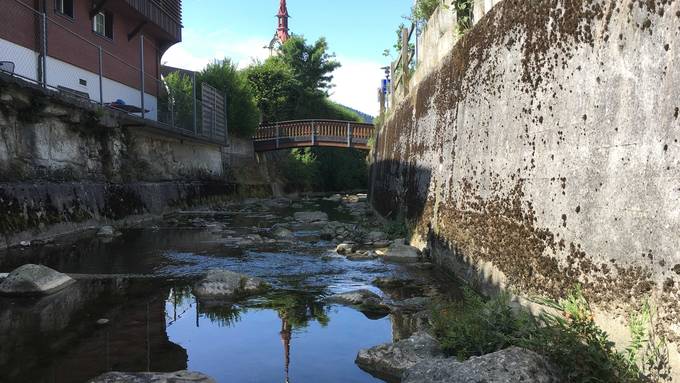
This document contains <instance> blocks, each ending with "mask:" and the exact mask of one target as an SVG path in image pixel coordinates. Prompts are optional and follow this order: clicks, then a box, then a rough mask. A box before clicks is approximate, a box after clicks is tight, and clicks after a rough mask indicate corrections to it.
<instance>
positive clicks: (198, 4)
mask: <svg viewBox="0 0 680 383" xmlns="http://www.w3.org/2000/svg"><path fill="white" fill-rule="evenodd" d="M412 4H413V0H288V11H289V13H290V15H291V19H290V22H289V24H290V25H289V26H290V29H291V32H292V33H294V34H299V35H304V36H305V37H306V38H307V39H308V40H316V39H317V38H319V37H322V36H323V37H326V39H327V40H328V44H329V46H330V51H331V52H334V53H335V54H336V55H337V60H338V61H340V62H341V63H342V64H343V67H342V68H340V69H338V70H337V71H336V73H335V85H336V87H335V88H334V89H333V90H332V91H331V92H332V95H331V98H332V99H333V100H335V101H338V102H340V103H343V104H345V105H348V106H351V107H353V108H356V109H359V110H361V111H364V112H366V113H370V114H376V113H377V110H378V103H377V94H376V92H377V88H378V86H379V81H380V78H382V76H383V72H382V71H381V70H380V67H381V66H385V65H387V64H388V63H389V59H387V58H385V57H383V55H382V52H383V50H384V49H386V48H389V47H391V46H392V45H393V44H394V41H395V39H396V34H395V32H394V31H395V30H396V27H397V26H398V25H399V23H401V22H402V21H404V20H403V18H402V17H403V16H406V15H407V14H409V10H410V7H411V5H412ZM278 6H279V0H184V1H183V12H184V14H183V18H184V20H183V23H184V31H183V41H182V43H180V44H177V45H175V46H173V47H172V48H170V50H168V52H167V53H166V54H165V55H164V56H163V62H165V63H167V64H169V65H173V66H178V67H182V68H187V69H194V70H199V69H201V68H202V67H203V66H205V64H207V63H208V62H210V61H212V60H213V59H215V58H223V57H230V58H232V59H234V60H235V61H237V62H239V64H240V65H241V66H247V65H248V64H249V63H250V62H252V60H253V59H263V58H266V57H267V55H268V51H267V50H266V49H263V47H264V46H265V45H266V44H267V43H268V42H269V40H271V38H272V37H273V35H274V32H275V30H276V17H275V14H276V12H277V11H278Z"/></svg>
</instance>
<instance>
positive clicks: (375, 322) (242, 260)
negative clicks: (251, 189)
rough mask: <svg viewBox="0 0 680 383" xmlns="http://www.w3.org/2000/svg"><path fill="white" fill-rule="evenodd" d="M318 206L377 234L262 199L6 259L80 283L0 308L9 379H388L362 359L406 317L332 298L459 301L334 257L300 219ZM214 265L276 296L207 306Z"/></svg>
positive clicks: (440, 283)
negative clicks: (388, 285) (192, 374)
mask: <svg viewBox="0 0 680 383" xmlns="http://www.w3.org/2000/svg"><path fill="white" fill-rule="evenodd" d="M314 210H321V211H324V212H326V213H327V214H328V216H329V219H330V220H335V221H341V222H345V223H356V222H359V221H361V223H362V225H364V226H366V225H367V226H371V225H373V226H374V227H375V225H376V224H375V222H372V221H371V220H370V219H369V218H367V217H364V216H357V215H356V214H354V215H352V214H349V213H348V210H347V208H346V206H344V207H343V204H341V203H340V202H338V201H328V200H321V199H319V200H306V201H292V202H291V201H285V200H262V201H258V200H252V201H245V202H243V203H239V204H232V205H229V206H223V207H221V208H220V209H217V210H211V211H207V210H202V211H192V212H181V213H178V214H175V215H171V216H169V217H167V218H166V219H164V220H163V222H158V223H156V224H154V225H151V226H150V227H146V228H137V229H128V230H125V231H123V232H122V233H121V235H120V236H117V237H115V238H101V237H96V236H94V235H92V236H85V237H83V238H79V239H71V240H62V241H58V242H53V243H47V244H34V245H32V246H28V247H22V248H14V249H10V250H9V251H6V252H4V253H2V254H0V273H2V272H9V271H11V270H12V269H14V268H15V267H17V266H19V265H21V264H24V263H41V264H44V265H46V266H49V267H52V268H54V269H56V270H58V271H61V272H65V273H69V274H74V275H77V278H78V283H77V284H75V285H73V286H71V287H69V288H67V289H66V290H63V291H61V292H59V293H57V294H54V295H51V296H48V297H44V298H31V299H8V298H0V345H2V347H0V382H35V383H42V382H45V383H47V382H50V383H70V382H73V383H83V382H86V381H87V380H88V379H91V378H93V377H95V376H97V375H99V374H101V373H103V372H106V371H156V372H159V371H177V370H183V369H189V370H194V371H200V372H203V373H205V374H207V375H210V376H212V377H214V378H215V379H216V380H217V381H218V382H239V383H247V382H275V381H282V382H283V381H286V380H288V381H290V382H310V383H311V382H321V381H323V382H343V383H345V382H380V380H378V379H376V378H374V377H372V376H370V375H369V374H367V373H365V372H363V371H362V370H360V369H359V368H358V367H357V366H356V365H355V364H354V358H355V356H356V353H357V351H358V350H359V349H361V348H366V347H371V346H374V345H377V344H380V343H385V342H389V341H392V340H393V339H394V340H398V339H402V338H404V337H406V336H409V335H410V333H411V332H412V331H413V329H412V328H410V325H409V323H410V321H409V320H408V318H406V317H405V316H406V314H398V313H392V314H390V315H378V316H376V315H374V314H368V313H367V314H364V313H362V312H360V311H357V310H356V309H354V308H351V307H344V306H338V305H331V304H327V303H325V300H324V299H325V298H326V297H327V296H329V295H332V294H334V293H340V292H346V291H350V290H356V289H369V290H371V291H374V292H376V293H378V294H380V295H387V299H390V298H395V299H405V298H409V297H411V296H418V295H422V294H424V293H425V291H423V290H431V291H429V292H428V295H433V294H456V292H457V288H456V285H455V283H453V282H452V281H449V280H443V279H441V278H439V277H437V278H435V276H433V275H432V274H431V272H430V271H427V270H423V269H422V268H419V267H412V266H405V265H398V264H389V263H384V262H383V261H382V260H380V259H373V260H364V261H351V260H348V259H347V258H345V257H344V256H341V255H338V254H336V253H335V251H334V249H335V244H334V243H333V241H332V240H322V239H320V236H319V231H320V228H321V226H322V224H321V225H320V224H300V223H299V222H294V221H293V220H292V216H293V214H294V213H295V212H300V211H314ZM282 223H283V224H285V225H286V226H287V227H288V228H290V229H291V231H292V233H293V235H292V236H291V237H290V238H286V239H284V240H282V239H277V238H273V237H272V235H271V228H272V227H274V226H275V225H277V224H282ZM214 268H222V269H227V270H231V271H235V272H239V273H244V274H248V275H251V276H256V277H260V278H263V279H264V280H265V281H266V282H267V283H269V284H270V285H271V286H272V290H271V291H270V292H269V293H267V294H264V295H262V296H257V297H253V298H251V299H247V300H244V301H240V302H238V303H235V304H224V303H220V304H216V303H214V302H202V301H199V300H198V299H196V298H195V297H194V296H193V295H192V292H191V286H192V284H193V283H194V282H195V281H196V280H197V279H198V278H200V276H201V275H204V274H205V272H206V271H207V270H210V269H214ZM387 277H399V278H402V279H404V278H408V279H413V280H419V281H426V285H425V287H423V285H422V284H421V287H419V288H416V289H409V288H401V289H393V290H392V291H382V290H380V289H378V288H377V287H376V286H374V285H373V284H372V281H374V280H375V279H376V278H387ZM432 291H436V292H435V293H433V292H432ZM102 319H103V321H100V320H102ZM97 321H100V323H99V324H98V323H97ZM102 322H106V323H105V324H102Z"/></svg>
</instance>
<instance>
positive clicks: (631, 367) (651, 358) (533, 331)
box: [433, 287, 667, 383]
mask: <svg viewBox="0 0 680 383" xmlns="http://www.w3.org/2000/svg"><path fill="white" fill-rule="evenodd" d="M544 303H546V304H548V305H549V306H550V307H552V308H553V309H554V310H556V311H557V312H558V313H557V314H543V315H541V316H540V317H539V318H537V319H535V318H533V317H531V316H530V315H529V314H527V313H525V312H520V313H517V312H515V311H513V310H512V309H511V308H510V307H509V305H508V304H509V296H508V295H500V296H498V297H495V298H493V299H490V300H484V299H483V298H482V297H480V296H479V295H477V294H475V293H474V292H472V291H471V290H466V291H465V293H464V298H463V300H461V301H460V302H454V303H447V304H441V303H440V304H438V305H437V307H435V309H434V310H433V322H434V331H435V335H436V336H437V337H438V338H439V339H440V341H441V344H442V346H443V348H444V350H445V351H446V352H447V353H448V354H450V355H455V356H457V357H458V358H459V359H461V360H464V359H467V358H469V357H471V356H475V355H483V354H487V353H491V352H495V351H498V350H501V349H504V348H507V347H509V346H520V347H525V348H528V349H531V350H534V351H536V352H538V353H540V354H542V355H545V356H547V357H548V358H549V359H550V360H551V361H552V362H553V364H554V366H555V367H556V368H558V369H559V372H560V373H561V375H562V378H563V379H564V381H566V382H574V383H578V382H611V383H632V382H646V381H658V380H659V379H663V378H664V377H665V376H667V373H666V372H664V371H665V370H664V367H663V365H662V364H663V363H659V361H664V360H665V356H664V353H663V349H664V343H663V342H662V341H653V337H650V336H647V334H649V333H650V329H651V327H650V321H651V315H649V311H648V306H647V311H645V310H646V309H645V307H643V309H642V310H641V312H640V313H638V314H634V315H632V318H631V321H630V323H631V326H630V329H631V335H632V338H633V342H632V343H631V345H630V346H629V347H628V349H626V351H625V352H619V351H617V350H616V349H615V348H614V343H613V342H612V341H611V340H610V339H609V337H608V335H607V333H606V332H605V331H604V330H602V329H600V328H599V327H598V326H597V325H596V324H595V322H594V319H593V315H592V313H591V310H590V306H589V304H588V302H587V301H586V299H585V298H584V297H583V294H582V292H581V289H580V288H578V287H577V288H575V289H574V290H573V291H572V292H571V293H570V294H569V295H568V296H567V297H566V298H565V299H561V300H560V301H559V302H549V301H546V302H544ZM641 351H645V352H644V353H641ZM650 351H651V352H650ZM650 365H654V366H655V368H654V371H651V370H649V371H645V368H644V367H640V366H650Z"/></svg>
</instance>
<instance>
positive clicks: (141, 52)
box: [139, 35, 146, 118]
mask: <svg viewBox="0 0 680 383" xmlns="http://www.w3.org/2000/svg"><path fill="white" fill-rule="evenodd" d="M139 66H140V67H139V75H140V77H141V85H142V89H141V92H142V103H141V104H142V118H145V114H146V113H145V112H144V93H145V90H144V35H139Z"/></svg>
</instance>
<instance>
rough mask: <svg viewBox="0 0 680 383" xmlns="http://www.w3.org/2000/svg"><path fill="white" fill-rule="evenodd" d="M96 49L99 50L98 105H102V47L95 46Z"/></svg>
mask: <svg viewBox="0 0 680 383" xmlns="http://www.w3.org/2000/svg"><path fill="white" fill-rule="evenodd" d="M97 50H98V51H99V106H104V88H103V85H102V83H103V81H102V76H103V75H104V69H103V68H104V61H103V56H102V47H101V45H100V46H98V47H97Z"/></svg>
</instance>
